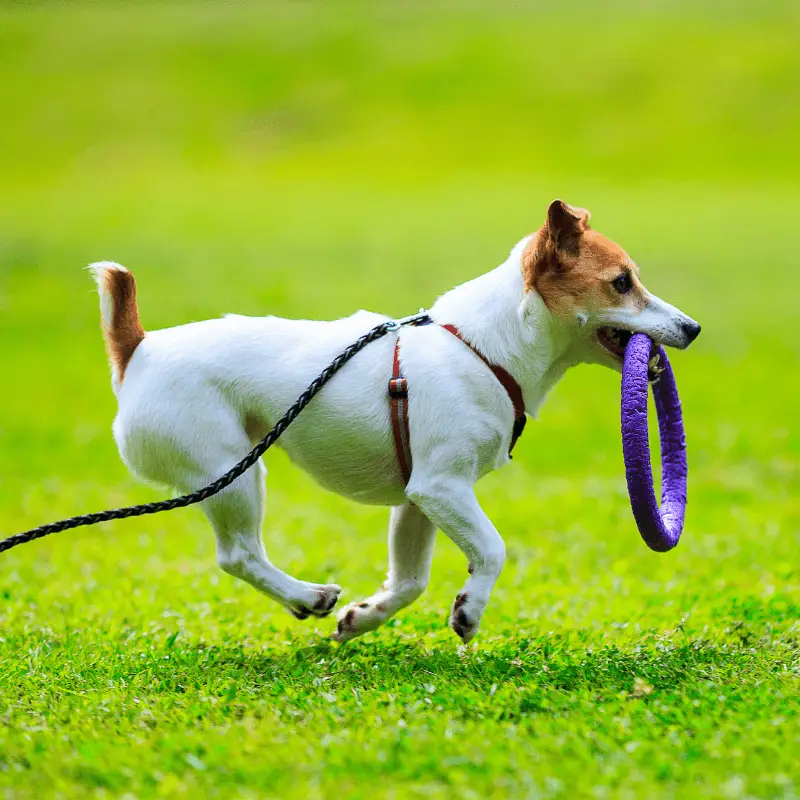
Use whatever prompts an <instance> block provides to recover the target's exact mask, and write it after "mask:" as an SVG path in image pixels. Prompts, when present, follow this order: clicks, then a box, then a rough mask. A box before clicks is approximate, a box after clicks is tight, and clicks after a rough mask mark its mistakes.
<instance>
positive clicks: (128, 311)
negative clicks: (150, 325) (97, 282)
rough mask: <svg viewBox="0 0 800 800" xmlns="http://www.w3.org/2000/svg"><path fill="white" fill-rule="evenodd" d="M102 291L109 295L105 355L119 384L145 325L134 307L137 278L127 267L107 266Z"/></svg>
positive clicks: (141, 336) (142, 334)
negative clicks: (103, 289) (109, 314)
mask: <svg viewBox="0 0 800 800" xmlns="http://www.w3.org/2000/svg"><path fill="white" fill-rule="evenodd" d="M103 280H104V281H105V287H104V288H105V290H106V292H108V294H109V295H110V297H111V309H112V316H111V325H110V326H109V327H108V329H107V330H106V331H105V338H106V348H107V349H108V357H109V359H110V360H111V364H112V366H113V368H114V370H115V372H116V374H117V376H118V379H119V382H120V383H122V380H123V378H124V377H125V369H126V368H127V366H128V362H129V361H130V360H131V356H133V353H134V351H135V350H136V348H137V347H138V346H139V344H140V343H141V341H142V339H144V335H145V334H144V328H143V327H142V323H141V322H140V321H139V311H138V309H137V308H136V281H135V280H134V279H133V275H131V273H130V272H128V271H127V270H125V271H123V270H119V269H107V270H106V271H105V273H104V275H103Z"/></svg>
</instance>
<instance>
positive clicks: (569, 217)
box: [522, 200, 589, 288]
mask: <svg viewBox="0 0 800 800" xmlns="http://www.w3.org/2000/svg"><path fill="white" fill-rule="evenodd" d="M587 230H589V212H588V211H587V210H586V209H585V208H576V207H575V206H571V205H569V204H567V203H565V202H564V201H563V200H553V202H552V203H550V207H549V208H548V209H547V220H546V221H545V223H544V225H542V227H541V229H540V230H539V233H538V234H537V235H536V237H535V238H534V239H533V241H532V242H531V244H530V245H529V246H528V247H527V248H526V250H525V252H524V253H523V255H522V269H523V272H524V273H525V276H526V277H525V282H526V287H527V288H531V287H533V286H534V284H535V282H536V280H537V278H539V277H541V276H543V275H545V274H550V275H559V274H563V273H564V272H565V271H566V270H568V268H569V259H568V258H564V256H566V255H569V254H574V253H576V252H577V250H578V241H579V239H580V237H581V234H582V233H583V232H584V231H587Z"/></svg>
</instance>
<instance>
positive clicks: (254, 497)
mask: <svg viewBox="0 0 800 800" xmlns="http://www.w3.org/2000/svg"><path fill="white" fill-rule="evenodd" d="M527 241H528V239H523V240H522V241H521V242H520V243H519V244H518V245H517V246H516V247H515V248H514V249H513V250H512V251H511V254H510V255H509V257H508V259H507V260H506V261H505V262H504V263H503V264H501V265H500V266H499V267H497V268H496V269H494V270H492V271H491V272H489V273H487V274H485V275H482V276H480V277H478V278H476V279H475V280H472V281H469V282H468V283H465V284H463V285H462V286H459V287H457V288H455V289H453V290H452V291H450V292H448V293H447V294H445V295H444V296H443V297H441V298H440V299H439V300H438V301H437V302H436V303H435V305H434V306H433V307H432V308H431V309H430V314H431V316H432V317H433V319H434V320H435V321H436V322H439V323H453V324H455V325H456V326H458V328H459V329H460V330H461V332H462V334H463V335H464V336H465V338H466V339H467V340H468V341H470V342H471V343H472V344H473V345H474V346H475V347H477V348H478V349H479V350H480V351H481V352H482V353H483V354H484V355H485V356H486V358H488V359H489V360H490V361H492V362H494V363H496V364H499V365H501V366H503V367H505V368H506V369H507V370H508V371H509V372H510V373H511V374H512V375H513V376H514V377H515V378H516V380H517V381H518V382H519V384H520V385H521V387H522V389H523V394H524V398H525V404H526V407H527V411H528V413H529V414H535V413H536V411H537V409H538V408H539V406H540V405H541V403H542V402H543V401H544V399H545V396H546V395H547V393H548V392H549V391H550V389H551V388H552V387H553V386H554V385H555V384H556V382H557V381H558V380H559V379H560V378H561V376H562V375H563V374H564V372H565V371H566V370H567V369H568V368H569V367H570V366H572V365H573V364H576V363H578V362H580V361H594V360H599V361H602V360H603V357H602V355H599V351H601V348H600V347H599V345H597V344H596V342H595V340H594V331H595V330H596V327H597V325H598V324H608V321H606V320H599V319H594V318H590V317H589V315H588V314H579V315H578V318H577V319H576V320H574V321H566V322H565V321H559V320H557V319H556V318H555V317H554V316H553V315H552V314H550V312H549V311H548V310H547V308H546V307H545V305H544V303H543V301H542V299H541V298H540V297H539V296H538V295H537V294H536V293H535V292H526V291H525V289H524V282H523V275H522V270H521V256H522V252H523V250H524V248H525V245H526V244H527ZM117 268H119V266H118V265H115V264H108V263H106V264H98V265H94V266H93V270H94V272H95V275H96V277H97V278H98V282H99V285H100V287H101V306H102V307H103V308H104V311H103V314H104V318H106V319H108V320H110V316H107V315H108V314H110V312H109V310H108V305H107V302H108V301H107V298H105V297H104V293H103V290H102V287H103V280H102V272H103V270H106V269H117ZM665 305H666V304H663V305H662V306H658V305H657V304H656V302H655V299H654V301H653V308H652V309H651V311H649V312H645V313H650V314H651V316H652V318H653V319H654V320H656V321H657V322H658V323H659V324H661V323H663V322H664V321H665V320H666V319H667V318H668V317H669V316H670V315H672V316H673V317H674V316H675V315H680V312H678V311H677V309H672V307H669V309H671V310H670V311H669V312H668V313H667V312H666V311H665V310H664V306H665ZM673 312H674V313H673ZM681 316H683V315H681ZM385 319H387V317H384V316H380V315H378V314H371V313H368V312H366V311H359V312H358V313H356V314H354V315H352V316H350V317H347V318H345V319H340V320H336V321H333V322H316V321H307V320H287V319H280V318H277V317H263V318H251V317H243V316H227V317H224V318H222V319H215V320H209V321H205V322H197V323H192V324H189V325H183V326H180V327H177V328H170V329H167V330H160V331H154V332H150V333H148V334H147V336H146V337H145V339H144V341H143V342H142V343H141V344H140V345H139V347H138V348H137V349H136V351H135V353H134V355H133V358H132V359H131V361H130V363H129V365H128V367H127V370H126V373H125V380H124V382H123V383H122V385H121V386H120V387H119V392H118V399H119V413H118V415H117V418H116V420H115V422H114V436H115V438H116V441H117V445H118V447H119V451H120V453H121V455H122V458H123V459H124V461H125V463H126V464H127V465H128V467H129V468H130V469H131V470H132V471H133V472H134V473H136V474H137V475H139V476H141V477H142V478H144V479H146V480H149V481H155V482H159V483H164V484H168V485H170V486H173V487H175V488H177V489H178V490H180V491H191V490H193V489H197V488H199V487H201V486H204V485H206V484H207V483H209V482H211V481H212V480H214V479H215V478H217V477H219V476H220V475H221V474H222V473H224V472H225V471H226V470H227V469H229V468H230V467H231V466H232V465H233V464H234V463H236V462H237V461H238V460H239V459H240V458H242V457H243V456H244V455H245V453H247V451H248V450H249V449H250V447H251V445H252V444H253V443H254V442H255V441H257V440H258V439H260V438H261V437H263V436H264V435H265V434H266V433H267V431H268V430H269V429H270V428H271V427H272V425H273V424H274V423H275V422H276V421H277V420H278V418H279V417H280V416H281V415H282V414H283V413H284V412H285V411H286V409H287V408H288V407H289V406H290V405H292V403H294V401H295V400H296V398H297V397H298V396H299V395H300V394H301V392H302V391H303V390H304V389H305V388H306V387H307V386H308V384H309V383H310V382H311V381H312V380H313V379H314V378H315V377H316V376H317V375H318V374H319V373H320V372H321V371H322V369H323V368H324V367H325V366H327V364H328V363H329V362H330V361H331V360H332V359H333V358H334V356H336V355H337V354H338V353H339V352H341V351H342V350H343V349H344V348H345V347H346V346H347V345H349V344H350V343H351V342H353V341H354V340H355V339H357V338H358V337H359V336H360V335H361V334H363V333H365V332H366V331H367V330H369V329H370V328H372V327H373V326H375V325H376V324H378V323H379V322H381V321H383V320H385ZM645 322H647V320H646V319H645ZM651 322H652V320H651ZM399 336H400V353H401V361H402V368H403V372H404V374H405V376H406V378H407V379H408V384H409V408H410V433H411V450H412V454H413V473H412V476H411V480H410V482H409V484H408V486H405V487H404V486H403V481H402V478H401V475H400V471H399V468H398V464H397V457H396V453H395V448H394V442H393V438H392V430H391V422H390V414H389V398H388V395H387V382H388V379H389V377H390V372H391V363H392V351H393V348H394V345H395V339H396V335H395V334H390V335H387V336H385V337H384V338H383V339H381V340H379V341H377V342H375V343H373V344H371V345H369V346H368V347H367V348H366V349H365V350H364V351H362V352H361V353H360V354H359V355H358V356H357V357H356V358H355V359H354V360H353V361H351V362H350V363H349V364H347V365H346V366H345V367H344V368H343V369H342V370H341V371H340V372H339V373H338V374H337V375H336V376H335V377H334V378H333V379H332V380H331V381H330V383H328V385H327V386H326V387H325V388H324V389H323V391H322V392H321V394H320V395H318V396H317V397H316V398H315V399H314V400H313V401H312V402H311V404H310V405H309V406H308V408H307V409H306V410H305V411H303V413H302V414H301V415H300V417H299V418H298V419H297V421H296V422H294V423H293V424H292V425H291V426H290V427H289V429H288V430H287V431H286V433H285V434H284V435H283V437H282V438H281V439H280V440H279V446H281V447H283V448H284V449H285V450H286V452H287V453H288V454H289V456H290V457H291V458H292V460H293V461H294V462H295V463H297V464H299V465H300V466H301V467H303V469H305V470H306V471H307V472H308V473H309V474H310V475H312V476H313V477H314V478H315V479H316V480H317V481H318V482H319V483H320V484H321V485H322V486H324V487H326V488H328V489H330V490H332V491H335V492H338V493H339V494H341V495H344V496H346V497H350V498H352V499H354V500H358V501H360V502H364V503H373V504H380V505H389V506H392V513H391V523H390V530H389V551H390V564H389V575H388V580H387V582H386V584H385V585H384V587H383V589H381V590H380V591H379V592H378V593H376V594H375V595H374V596H373V597H370V598H368V599H367V600H365V601H363V602H362V603H355V604H351V605H350V606H348V607H347V608H345V609H343V610H342V611H341V612H340V614H339V630H338V631H337V633H336V634H335V636H336V638H338V639H339V640H345V639H349V638H352V637H354V636H357V635H359V634H361V633H363V632H365V631H367V630H371V629H373V628H375V627H377V626H378V625H380V624H381V623H383V622H384V621H385V620H386V619H388V618H389V617H390V616H392V615H393V614H394V613H396V612H397V611H398V610H399V609H401V608H403V607H404V606H406V605H408V604H409V603H411V602H413V600H415V599H416V598H417V597H418V596H419V595H420V594H421V593H422V591H424V589H425V586H426V585H427V582H428V576H429V572H430V564H431V554H432V547H433V540H434V536H435V531H436V529H437V528H441V529H442V530H443V531H444V532H445V533H446V534H447V535H448V536H449V537H450V538H451V539H452V540H453V541H454V542H455V543H456V544H457V545H458V546H459V547H460V548H461V550H462V551H463V552H464V554H465V556H466V557H467V559H468V561H469V565H470V573H471V574H470V577H469V579H468V580H467V582H466V585H465V586H464V589H463V592H462V593H461V595H459V598H460V599H457V602H456V604H455V605H454V609H453V616H452V617H451V624H452V625H453V627H454V628H455V629H456V630H457V632H458V633H459V634H460V635H461V636H462V638H463V639H464V641H469V640H470V639H471V638H472V637H473V636H474V635H475V633H476V632H477V630H478V626H479V624H480V620H481V615H482V614H483V611H484V609H485V607H486V604H487V603H488V601H489V595H490V593H491V590H492V587H493V586H494V583H495V581H496V580H497V578H498V576H499V574H500V571H501V569H502V567H503V561H504V559H505V545H504V543H503V540H502V538H501V537H500V535H499V533H498V532H497V530H496V529H495V527H494V525H493V524H492V522H491V521H490V520H489V518H488V517H487V516H486V514H485V513H484V512H483V510H482V509H481V507H480V505H479V504H478V501H477V499H476V497H475V492H474V484H475V482H476V480H477V479H478V478H480V477H481V476H482V475H484V474H486V473H487V472H490V471H492V470H494V469H497V468H498V467H501V466H503V465H504V464H506V463H507V462H508V447H509V441H510V436H511V429H512V425H513V421H514V414H513V408H512V404H511V401H510V400H509V397H508V395H507V394H506V392H505V390H504V389H503V388H502V386H501V385H500V384H499V382H498V381H497V380H496V378H495V377H494V376H493V375H492V373H491V372H490V370H489V369H488V368H487V367H486V365H485V363H484V362H483V361H481V360H480V359H479V358H478V357H477V356H476V355H475V354H474V353H473V352H472V351H471V350H470V349H469V348H468V347H466V346H465V345H464V344H463V343H462V342H460V341H459V340H458V339H457V338H456V337H454V336H452V335H451V334H450V333H448V332H447V331H445V330H444V329H443V328H441V327H440V326H439V325H429V326H424V327H418V328H413V327H407V328H403V329H401V331H400V333H399ZM264 477H265V469H264V467H263V465H261V464H259V465H257V466H256V467H255V468H253V469H252V470H250V471H249V472H248V473H247V474H245V475H244V476H242V477H241V478H239V479H238V480H237V481H236V482H235V483H234V484H232V486H230V487H229V488H228V489H226V490H225V491H224V492H222V493H221V494H220V495H218V496H216V497H214V498H211V499H210V500H208V501H206V502H205V503H204V504H203V509H204V511H205V513H206V514H207V515H208V517H209V519H210V521H211V524H212V526H213V527H214V531H215V533H216V537H217V552H218V561H219V564H220V566H221V567H222V569H224V570H225V571H227V572H229V573H230V574H233V575H235V576H237V577H239V578H242V579H243V580H245V581H247V582H248V583H250V584H251V585H253V586H254V587H255V588H257V589H259V590H261V591H262V592H264V593H265V594H267V595H269V596H270V597H273V598H274V599H276V600H277V601H278V602H280V603H282V604H283V605H285V606H286V607H287V608H289V609H290V610H291V611H292V612H293V613H295V614H296V615H301V616H302V615H307V614H308V613H314V614H317V615H319V616H324V615H325V614H326V613H328V612H329V610H330V609H331V608H332V607H333V604H334V603H335V602H336V599H337V597H338V594H339V592H340V589H339V587H338V586H335V585H320V584H313V583H307V582H305V581H300V580H297V579H295V578H292V577H290V576H289V575H287V574H285V573H284V572H282V571H281V570H279V569H278V568H277V567H275V566H274V565H273V564H271V562H270V561H269V560H268V558H267V555H266V553H265V551H264V546H263V543H262V540H261V525H262V521H263V516H264V505H265V488H264Z"/></svg>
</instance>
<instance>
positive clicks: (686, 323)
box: [681, 319, 700, 344]
mask: <svg viewBox="0 0 800 800" xmlns="http://www.w3.org/2000/svg"><path fill="white" fill-rule="evenodd" d="M681 330H682V331H683V333H684V335H685V336H686V338H687V339H688V340H689V344H691V343H692V342H693V341H694V340H695V339H696V338H697V337H698V336H699V335H700V325H699V324H698V323H697V322H695V321H694V320H693V319H686V320H683V321H682V322H681Z"/></svg>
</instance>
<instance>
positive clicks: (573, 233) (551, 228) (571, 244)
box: [544, 200, 589, 252]
mask: <svg viewBox="0 0 800 800" xmlns="http://www.w3.org/2000/svg"><path fill="white" fill-rule="evenodd" d="M544 228H545V231H546V235H547V238H548V239H549V240H550V244H551V245H552V247H553V248H554V249H555V250H564V251H567V252H570V251H575V250H576V249H577V246H578V240H579V239H580V236H581V234H582V233H583V232H584V231H586V230H588V229H589V212H588V211H587V210H586V209H585V208H576V207H575V206H571V205H569V204H567V203H565V202H564V201H563V200H553V202H552V203H550V207H549V208H548V209H547V222H545V224H544Z"/></svg>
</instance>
